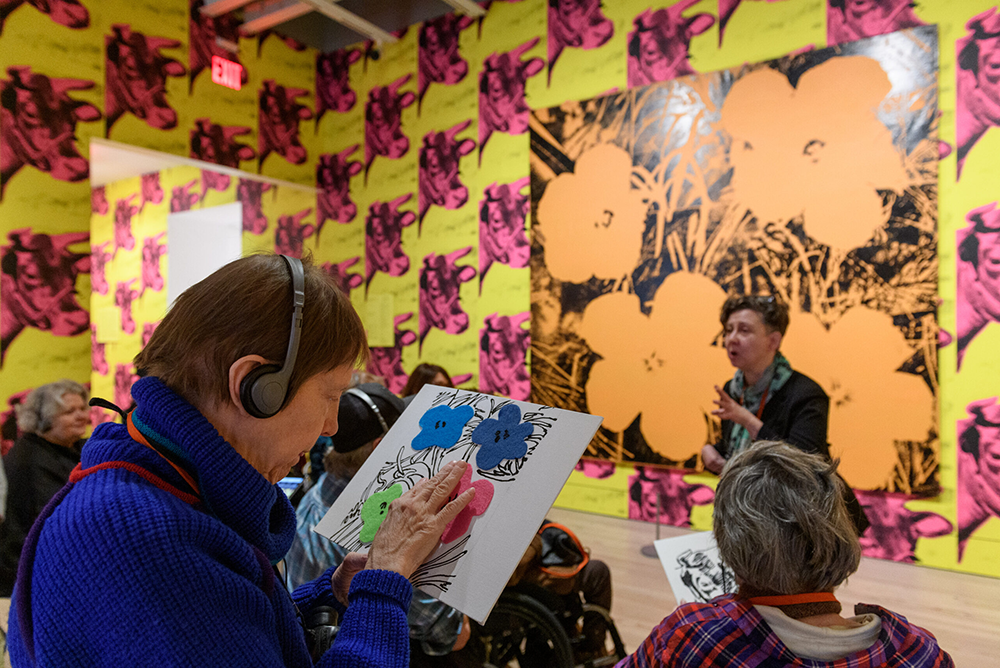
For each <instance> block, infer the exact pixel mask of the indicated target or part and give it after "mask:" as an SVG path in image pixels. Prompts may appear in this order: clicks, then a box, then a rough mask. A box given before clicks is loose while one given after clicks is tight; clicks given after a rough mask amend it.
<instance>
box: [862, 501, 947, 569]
mask: <svg viewBox="0 0 1000 668" xmlns="http://www.w3.org/2000/svg"><path fill="white" fill-rule="evenodd" d="M855 494H856V495H857V497H858V502H859V503H860V504H861V507H862V508H864V510H865V515H867V516H868V521H869V522H871V526H870V527H868V529H867V530H866V531H865V533H864V535H863V536H862V537H861V550H862V554H864V555H865V556H866V557H874V558H875V559H889V560H891V561H903V562H907V563H913V562H915V561H917V557H916V553H915V550H916V548H917V540H919V539H920V538H936V537H937V536H947V535H948V534H950V533H951V532H952V531H954V530H955V529H954V527H953V526H952V524H951V522H949V521H948V520H947V519H945V518H944V517H942V516H940V515H938V514H937V513H931V512H915V511H912V510H910V509H908V508H907V507H906V503H907V502H908V501H913V500H915V499H918V497H914V496H907V495H904V494H889V493H887V492H867V491H864V490H856V491H855Z"/></svg>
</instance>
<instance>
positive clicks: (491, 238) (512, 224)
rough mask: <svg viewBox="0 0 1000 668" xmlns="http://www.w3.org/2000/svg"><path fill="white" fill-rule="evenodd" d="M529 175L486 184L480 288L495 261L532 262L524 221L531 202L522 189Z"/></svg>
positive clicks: (481, 215) (481, 206)
mask: <svg viewBox="0 0 1000 668" xmlns="http://www.w3.org/2000/svg"><path fill="white" fill-rule="evenodd" d="M528 183H529V178H528V177H527V176H526V177H524V178H523V179H518V180H517V181H515V182H514V183H505V184H503V185H498V184H496V183H494V184H492V185H490V186H489V187H487V188H486V190H485V192H484V193H483V195H484V197H483V199H482V201H481V202H480V203H479V292H480V293H482V291H483V281H484V280H485V279H486V272H488V271H489V270H490V267H492V266H493V263H494V262H498V263H500V264H505V265H507V266H508V267H511V268H513V269H524V268H525V267H527V266H528V256H529V255H530V254H531V247H530V246H529V244H528V236H527V234H525V231H524V225H525V221H526V220H527V217H528V209H529V208H530V207H531V203H530V202H529V201H528V196H527V195H522V194H521V191H522V190H523V189H524V188H526V187H527V186H528Z"/></svg>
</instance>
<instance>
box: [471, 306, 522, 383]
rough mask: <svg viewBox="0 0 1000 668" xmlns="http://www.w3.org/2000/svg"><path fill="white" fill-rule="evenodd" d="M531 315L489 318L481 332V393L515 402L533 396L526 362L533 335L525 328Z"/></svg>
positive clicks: (492, 316) (487, 317)
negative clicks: (501, 396)
mask: <svg viewBox="0 0 1000 668" xmlns="http://www.w3.org/2000/svg"><path fill="white" fill-rule="evenodd" d="M530 319H531V313H530V312H524V313H520V314H518V315H516V316H510V317H508V316H505V315H497V314H496V313H494V314H493V315H489V316H486V319H485V320H484V321H483V325H484V326H483V328H482V329H481V330H479V391H480V392H485V393H487V394H502V395H503V396H505V397H510V398H511V399H514V400H516V401H527V400H528V398H529V397H530V396H531V379H530V378H529V377H528V369H527V366H526V364H525V360H526V359H527V355H528V348H529V347H530V346H531V334H530V332H529V330H527V329H525V328H524V325H525V324H526V323H528V321H529V320H530Z"/></svg>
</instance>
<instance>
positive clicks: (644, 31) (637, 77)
mask: <svg viewBox="0 0 1000 668" xmlns="http://www.w3.org/2000/svg"><path fill="white" fill-rule="evenodd" d="M696 4H698V0H681V2H678V3H677V4H675V5H673V6H671V7H667V8H666V9H658V10H656V11H655V12H654V11H653V10H651V9H647V10H646V11H644V12H643V13H642V14H640V15H639V16H637V17H635V19H633V21H632V23H633V26H634V29H633V30H632V32H630V33H629V35H628V85H629V88H631V87H633V86H647V85H649V84H652V83H656V82H657V81H668V80H670V79H675V78H677V77H680V76H684V75H686V74H694V68H693V67H691V62H690V57H691V54H690V53H689V51H688V49H689V48H690V46H691V39H692V38H693V37H694V36H695V35H700V34H702V33H703V32H705V31H706V30H708V29H709V28H711V27H712V26H713V25H714V24H715V17H714V16H712V15H711V14H695V15H694V16H692V17H690V18H686V17H685V16H684V12H685V11H687V10H688V9H689V8H691V7H693V6H694V5H696Z"/></svg>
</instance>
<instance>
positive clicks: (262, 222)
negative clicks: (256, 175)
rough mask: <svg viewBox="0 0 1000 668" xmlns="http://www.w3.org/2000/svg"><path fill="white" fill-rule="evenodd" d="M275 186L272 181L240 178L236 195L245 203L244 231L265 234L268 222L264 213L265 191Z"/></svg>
mask: <svg viewBox="0 0 1000 668" xmlns="http://www.w3.org/2000/svg"><path fill="white" fill-rule="evenodd" d="M274 188H275V186H273V185H271V184H270V183H262V182H260V181H254V180H253V179H240V180H239V183H237V184H236V197H237V198H238V199H239V200H240V203H241V204H242V205H243V231H244V232H249V233H250V234H264V231H265V230H266V229H267V222H268V221H267V216H265V215H264V193H265V192H267V191H268V190H272V189H274Z"/></svg>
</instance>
